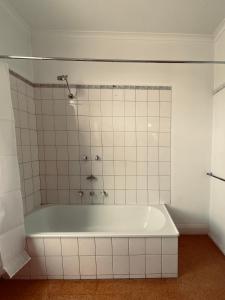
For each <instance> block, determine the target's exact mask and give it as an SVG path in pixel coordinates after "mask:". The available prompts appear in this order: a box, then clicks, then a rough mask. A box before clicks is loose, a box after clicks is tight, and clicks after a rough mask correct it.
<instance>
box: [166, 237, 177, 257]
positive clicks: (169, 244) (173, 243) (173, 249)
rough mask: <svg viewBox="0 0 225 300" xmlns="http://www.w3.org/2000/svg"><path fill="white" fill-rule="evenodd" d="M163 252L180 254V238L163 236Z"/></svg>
mask: <svg viewBox="0 0 225 300" xmlns="http://www.w3.org/2000/svg"><path fill="white" fill-rule="evenodd" d="M162 254H178V238H176V237H175V238H172V237H169V238H162Z"/></svg>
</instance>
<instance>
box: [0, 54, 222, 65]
mask: <svg viewBox="0 0 225 300" xmlns="http://www.w3.org/2000/svg"><path fill="white" fill-rule="evenodd" d="M0 59H9V60H11V59H15V60H34V61H35V60H37V61H49V60H53V61H68V62H69V61H71V62H73V61H74V62H103V63H142V64H143V63H144V64H217V65H224V64H225V61H222V60H165V59H162V60H161V59H116V58H115V59H114V58H76V57H41V56H18V55H0Z"/></svg>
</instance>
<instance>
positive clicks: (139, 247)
mask: <svg viewBox="0 0 225 300" xmlns="http://www.w3.org/2000/svg"><path fill="white" fill-rule="evenodd" d="M129 254H130V255H140V254H145V238H129Z"/></svg>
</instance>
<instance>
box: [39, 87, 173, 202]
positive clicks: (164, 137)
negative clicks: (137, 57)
mask: <svg viewBox="0 0 225 300" xmlns="http://www.w3.org/2000/svg"><path fill="white" fill-rule="evenodd" d="M171 94H172V91H171V88H169V87H136V88H135V87H130V88H128V87H120V88H119V87H110V86H108V87H104V86H101V87H100V86H94V87H93V86H83V87H80V88H78V89H77V91H76V98H75V99H73V100H71V99H68V97H67V91H66V90H65V89H64V88H59V87H51V86H49V87H46V86H44V87H41V86H40V87H35V102H36V114H37V130H38V145H39V160H40V174H41V191H42V202H43V203H83V204H91V203H100V204H144V205H145V204H151V203H169V202H170V131H171V129H170V124H171V101H172V99H171ZM96 155H98V156H99V158H100V159H99V160H95V158H96ZM85 156H87V160H84V157H85ZM91 174H93V175H94V176H95V177H96V178H97V180H94V181H92V182H89V181H88V180H87V179H86V177H87V176H89V175H91ZM79 191H82V192H83V193H84V194H83V196H82V197H81V196H80V195H79ZM103 191H106V194H104V193H103ZM90 192H94V194H92V195H90Z"/></svg>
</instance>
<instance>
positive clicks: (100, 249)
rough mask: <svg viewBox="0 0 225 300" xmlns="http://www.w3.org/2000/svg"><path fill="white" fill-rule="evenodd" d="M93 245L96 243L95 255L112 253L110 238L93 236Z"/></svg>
mask: <svg viewBox="0 0 225 300" xmlns="http://www.w3.org/2000/svg"><path fill="white" fill-rule="evenodd" d="M95 245H96V255H112V240H111V238H95ZM105 274H108V273H105Z"/></svg>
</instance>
